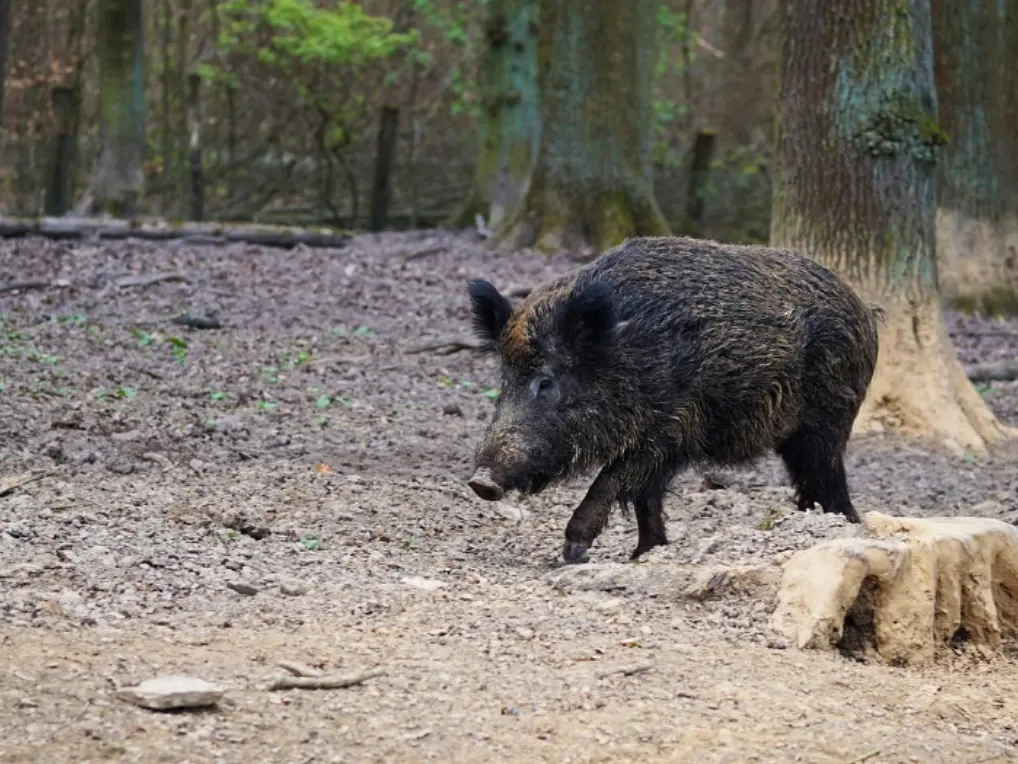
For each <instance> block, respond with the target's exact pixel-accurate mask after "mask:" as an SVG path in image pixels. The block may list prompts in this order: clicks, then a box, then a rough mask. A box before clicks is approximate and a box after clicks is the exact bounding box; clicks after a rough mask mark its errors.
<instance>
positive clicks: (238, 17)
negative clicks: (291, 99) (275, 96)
mask: <svg viewBox="0 0 1018 764" xmlns="http://www.w3.org/2000/svg"><path fill="white" fill-rule="evenodd" d="M220 12H221V13H222V19H223V29H222V31H221V32H220V35H219V45H220V47H221V48H222V49H223V51H224V52H225V53H227V54H230V53H240V54H242V55H246V56H254V57H256V58H257V59H258V60H259V61H261V62H262V63H265V64H270V65H273V66H276V67H278V68H279V69H280V71H281V72H282V73H285V74H290V75H291V76H293V75H297V74H298V72H297V69H296V65H298V64H300V65H305V66H320V65H321V66H327V67H330V68H334V69H345V70H346V71H347V72H349V73H355V72H356V71H358V70H361V69H363V68H365V67H366V66H369V65H371V64H374V63H376V62H378V61H380V60H384V59H387V58H389V57H390V56H391V55H393V54H394V53H395V52H396V51H397V50H399V49H400V48H401V47H403V46H406V45H410V44H412V43H413V42H415V41H416V40H417V33H416V30H414V31H410V32H407V33H405V34H398V33H395V32H393V31H392V22H391V21H389V20H388V19H385V18H379V17H377V16H372V15H370V14H369V13H367V12H366V11H365V10H364V9H363V8H361V7H360V6H359V5H358V4H357V3H354V2H351V1H350V0H346V1H345V2H340V3H339V4H338V6H336V7H335V8H319V7H316V6H315V4H314V3H312V2H311V0H268V1H267V2H264V3H250V2H247V0H227V2H225V3H224V4H223V5H222V6H220ZM296 80H297V81H295V82H294V84H295V85H297V86H298V87H300V86H302V85H305V84H306V83H301V82H300V81H299V77H297V78H296Z"/></svg>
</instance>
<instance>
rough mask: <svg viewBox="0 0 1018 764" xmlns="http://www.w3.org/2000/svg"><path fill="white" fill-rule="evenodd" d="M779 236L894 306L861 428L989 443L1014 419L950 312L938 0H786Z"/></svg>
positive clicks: (958, 445) (956, 446)
mask: <svg viewBox="0 0 1018 764" xmlns="http://www.w3.org/2000/svg"><path fill="white" fill-rule="evenodd" d="M782 6H783V7H782V13H783V14H784V18H783V22H784V30H783V35H782V50H781V62H780V87H779V103H778V139H777V152H776V154H777V157H776V158H777V171H776V175H775V180H774V209H773V216H772V221H771V242H772V245H773V246H779V247H788V248H791V249H797V250H800V251H803V252H806V253H809V254H810V255H812V256H814V257H816V258H817V259H818V260H820V261H822V262H824V263H826V264H827V265H829V266H830V267H832V268H834V269H835V270H836V271H837V272H838V273H840V274H841V275H842V276H843V277H845V278H846V279H847V280H848V281H849V282H850V283H851V284H852V285H853V286H854V287H855V288H856V289H857V290H858V291H859V293H860V294H861V295H862V296H863V297H864V298H867V299H870V300H872V301H874V302H876V303H878V304H879V305H881V307H883V308H884V310H885V312H886V317H885V319H884V322H883V325H882V326H881V332H880V352H879V357H878V360H877V369H876V373H875V374H874V378H873V382H872V383H871V385H870V389H869V393H868V395H867V397H866V401H865V402H864V403H863V407H862V410H861V411H860V413H859V417H858V418H857V420H856V423H855V431H856V432H872V431H882V430H884V429H885V428H891V429H895V430H899V431H902V432H904V433H906V434H912V435H922V436H932V437H935V438H937V439H939V440H940V441H942V442H944V443H946V444H948V445H949V446H950V447H951V448H952V449H953V450H955V451H956V452H960V451H961V450H963V449H967V450H969V451H973V452H976V453H982V452H984V451H985V448H986V446H987V445H989V444H990V443H994V442H997V441H1000V440H1002V439H1003V438H1004V437H1005V436H1006V435H1008V434H1010V433H1011V431H1010V430H1008V429H1007V428H1005V427H1003V426H1002V425H1001V424H1000V423H999V422H998V421H997V420H996V419H995V418H994V416H993V414H992V413H991V412H990V410H989V408H988V407H987V406H986V404H985V403H984V402H983V400H982V398H980V396H979V395H978V393H976V391H975V389H974V388H973V387H972V385H971V384H970V383H969V381H968V379H967V378H966V377H965V373H964V371H963V370H962V367H961V365H960V364H959V363H958V360H957V358H956V357H955V353H954V348H953V347H952V345H951V340H950V338H949V336H948V334H947V329H946V326H945V324H944V321H943V318H942V316H941V313H940V304H939V295H938V284H937V267H936V245H935V235H934V213H935V206H936V193H935V185H936V177H935V175H936V157H937V153H938V151H939V148H940V146H941V145H942V144H943V142H944V134H943V131H942V130H941V129H940V127H939V125H938V123H937V98H936V92H935V90H934V85H933V60H932V58H933V56H932V53H933V51H932V37H931V20H930V2H929V0H796V1H795V2H792V0H782Z"/></svg>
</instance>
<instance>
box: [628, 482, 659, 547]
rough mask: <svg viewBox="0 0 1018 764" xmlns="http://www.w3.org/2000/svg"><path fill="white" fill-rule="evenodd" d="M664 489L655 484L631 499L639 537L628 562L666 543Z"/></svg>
mask: <svg viewBox="0 0 1018 764" xmlns="http://www.w3.org/2000/svg"><path fill="white" fill-rule="evenodd" d="M664 494H665V487H664V486H662V485H658V484H655V485H654V486H653V487H649V488H647V489H645V490H644V491H643V492H642V493H640V494H639V495H637V496H636V497H635V498H634V499H633V509H634V514H635V515H636V526H637V528H638V529H639V537H638V539H637V541H636V549H635V550H634V551H633V554H632V555H631V556H630V558H629V559H630V560H635V559H637V558H638V557H639V556H640V555H642V554H643V553H644V552H646V551H648V550H650V549H653V548H654V547H656V546H662V545H664V544H667V543H668V537H667V535H666V534H665V519H664Z"/></svg>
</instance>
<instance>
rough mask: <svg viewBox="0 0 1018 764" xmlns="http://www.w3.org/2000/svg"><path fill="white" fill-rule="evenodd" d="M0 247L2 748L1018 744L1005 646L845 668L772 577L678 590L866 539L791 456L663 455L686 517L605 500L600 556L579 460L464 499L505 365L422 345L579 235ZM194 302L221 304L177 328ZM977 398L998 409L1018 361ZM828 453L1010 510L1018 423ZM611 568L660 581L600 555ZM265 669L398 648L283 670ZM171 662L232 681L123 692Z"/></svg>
mask: <svg viewBox="0 0 1018 764" xmlns="http://www.w3.org/2000/svg"><path fill="white" fill-rule="evenodd" d="M0 263H2V268H0V272H2V273H0V285H2V284H5V283H10V282H12V281H32V280H40V281H50V282H53V281H55V280H63V281H61V282H60V283H59V284H58V285H56V286H55V287H53V288H49V289H30V290H27V291H23V292H18V293H14V292H7V293H0V321H2V324H0V729H2V730H3V734H2V737H0V762H74V764H81V763H82V762H98V761H107V762H110V761H112V762H146V764H148V763H151V762H184V761H188V762H211V761H216V762H244V763H250V762H269V761H271V762H296V763H299V764H312V763H318V762H351V761H426V760H433V761H440V762H467V761H477V762H490V761H519V762H537V761H548V762H594V761H605V762H607V761H611V762H622V761H634V762H635V761H639V762H654V761H691V762H692V761H695V762H743V761H759V762H791V761H803V762H816V763H817V764H826V763H827V762H831V763H836V764H844V763H845V762H850V761H864V760H865V761H868V762H923V763H924V764H931V763H933V762H945V763H946V762H951V764H975V762H983V763H986V762H1003V761H1014V760H1016V758H1018V694H1016V693H1015V692H1014V688H1015V686H1016V685H1018V664H1016V662H1015V656H1016V651H1014V650H1012V649H1010V647H1009V648H1008V649H1007V650H1005V651H1004V652H1003V653H1002V654H1000V655H996V656H991V657H980V656H977V655H973V654H971V651H966V650H965V649H964V648H960V649H959V651H958V652H957V653H956V654H951V655H949V656H948V658H947V659H945V660H943V661H941V662H939V663H937V664H936V665H935V666H934V667H932V668H927V669H922V670H918V669H906V668H890V667H886V666H878V665H873V664H864V663H860V662H856V661H852V660H849V659H848V658H846V657H842V656H841V655H840V654H838V653H836V652H835V653H821V652H814V651H800V650H798V649H793V648H792V647H790V646H788V645H786V644H785V643H784V642H782V641H781V640H780V639H777V638H776V637H775V636H774V635H773V634H770V633H769V632H768V629H767V619H768V616H769V606H768V603H766V602H761V601H754V600H753V599H752V598H746V597H744V598H739V597H736V596H734V595H733V596H732V597H724V596H721V597H714V598H707V599H704V600H700V601H698V600H694V599H690V598H688V597H683V596H681V587H680V586H679V584H678V583H677V582H678V581H679V580H680V579H681V578H682V575H684V573H682V571H687V572H688V570H689V566H691V565H706V564H713V563H732V562H747V561H748V562H752V561H765V560H767V559H768V558H770V557H771V556H773V555H776V554H779V553H781V552H787V551H789V550H796V549H801V548H805V547H808V546H811V545H813V544H815V543H817V542H818V541H820V540H822V539H829V538H836V537H842V536H851V535H857V534H858V533H860V530H859V527H858V526H850V525H848V524H846V523H845V522H844V521H843V520H842V519H840V518H838V517H832V516H825V515H823V514H821V513H819V512H817V513H797V512H795V511H794V507H793V505H792V501H791V496H792V494H791V489H790V488H789V487H788V485H787V480H786V478H785V476H784V473H783V472H782V469H781V466H780V463H779V462H777V461H776V459H763V460H761V461H760V462H759V464H757V465H756V466H754V467H753V468H751V469H744V470H738V471H733V472H731V473H730V474H729V475H728V478H727V479H726V480H725V481H724V482H725V483H727V487H724V488H721V487H717V486H716V485H714V486H712V485H708V484H707V483H705V481H704V476H703V474H702V473H699V472H695V471H694V472H690V473H689V474H687V475H685V476H683V477H681V478H679V479H677V480H676V481H675V483H674V485H673V489H672V495H671V496H670V497H669V501H668V505H667V512H668V515H669V522H668V530H669V534H670V537H671V538H672V539H673V543H672V544H671V545H670V546H668V547H666V548H662V549H658V550H654V551H653V552H651V553H649V554H647V555H646V556H645V557H644V558H643V561H642V562H640V563H635V564H634V563H628V562H626V560H627V558H628V555H629V552H630V551H631V549H632V548H633V546H634V545H635V536H636V530H635V524H634V522H633V520H632V518H625V517H622V516H619V515H615V516H613V519H612V522H611V525H610V526H609V528H608V530H607V531H606V532H605V534H604V535H603V536H602V537H601V538H600V539H599V540H598V541H597V542H596V544H595V546H594V547H593V548H592V550H591V562H590V563H589V564H588V565H586V566H567V567H563V566H561V565H560V562H559V551H560V548H561V540H562V538H563V535H562V534H563V531H564V527H565V523H566V521H567V519H568V517H569V513H570V512H571V509H572V506H573V505H574V503H575V502H576V501H577V500H578V499H579V497H580V496H581V495H582V492H583V490H584V487H585V486H584V485H579V484H577V485H569V486H566V487H563V488H559V489H555V490H552V491H549V492H548V493H547V494H546V495H541V496H540V497H537V498H532V499H528V500H518V499H517V498H516V497H514V496H510V497H508V499H507V501H506V502H505V503H500V504H497V505H495V504H487V503H484V502H482V501H480V500H479V499H477V498H476V497H475V496H474V495H473V494H472V493H471V492H470V490H469V489H468V488H467V487H466V485H465V483H464V480H465V479H466V478H467V477H468V475H469V472H470V461H471V456H472V450H473V447H474V445H475V443H476V441H477V439H478V437H479V436H480V434H481V431H482V428H483V427H484V425H485V420H486V418H487V417H488V416H489V415H490V411H491V408H492V400H491V395H492V394H493V392H492V388H493V387H494V386H495V385H497V383H498V380H497V375H496V371H497V370H496V363H495V361H494V360H493V359H491V358H487V357H480V356H478V355H477V354H475V353H473V352H469V351H468V352H460V353H455V354H452V355H440V354H438V353H437V352H430V351H429V352H423V353H408V352H407V350H408V349H413V346H415V345H417V344H419V343H427V342H429V341H437V340H442V339H444V338H448V337H463V336H467V335H468V334H469V331H470V325H469V316H468V309H467V303H466V299H465V288H464V286H465V282H466V281H467V280H468V279H469V278H472V277H476V276H482V277H486V278H489V279H492V280H493V281H494V282H495V283H496V284H497V285H498V286H499V287H500V288H503V289H504V290H508V289H512V288H513V287H525V286H530V285H533V284H536V283H538V282H540V281H541V280H544V279H546V278H548V277H550V276H552V275H555V274H559V273H562V272H564V271H566V270H568V269H569V268H572V267H575V264H574V263H571V262H570V261H569V260H567V259H566V258H564V257H562V258H552V259H546V258H542V257H540V256H537V255H531V254H527V253H521V254H519V255H518V256H516V257H512V258H502V259H497V258H495V257H493V256H492V255H490V254H489V253H487V252H485V251H484V250H483V248H482V247H481V246H480V244H479V242H477V241H476V240H475V239H474V238H473V237H471V236H469V235H452V234H449V233H436V232H415V233H402V234H386V235H382V236H361V237H358V238H356V239H354V240H353V241H352V243H351V245H350V246H349V247H347V248H345V249H342V250H336V251H327V250H312V249H308V248H297V249H295V250H291V251H283V250H273V249H267V248H260V247H253V246H243V245H235V246H234V245H231V246H227V247H214V246H209V247H190V246H184V245H165V244H156V243H151V244H149V243H142V242H136V241H126V242H118V243H109V244H106V243H102V244H85V243H70V242H53V241H42V240H38V239H25V240H13V241H4V242H2V243H0ZM172 274H176V275H179V276H180V277H182V279H183V280H173V279H160V280H156V281H155V282H154V283H148V284H144V283H139V282H140V281H144V279H139V278H136V277H147V276H166V275H172ZM187 311H190V312H192V313H196V314H203V313H208V312H210V311H218V319H219V321H220V322H221V324H222V326H221V328H218V329H207V330H195V329H190V328H185V327H182V326H180V325H177V324H174V323H172V322H171V320H170V319H172V318H173V317H174V316H176V315H178V314H180V313H183V312H187ZM951 331H952V337H953V339H954V341H955V343H956V346H957V349H958V352H959V355H960V356H961V358H962V360H963V361H964V362H965V363H974V362H986V361H992V360H995V359H1000V358H1004V357H1009V356H1013V355H1015V354H1018V321H1011V322H997V321H984V320H977V319H971V318H960V317H957V316H952V317H951ZM980 390H981V391H982V392H983V394H984V396H985V398H986V400H987V401H988V402H989V404H990V405H991V406H992V407H993V409H994V410H995V411H996V413H997V414H998V415H999V416H1000V417H1001V418H1003V419H1005V420H1006V421H1008V422H1009V423H1010V424H1012V425H1018V385H1016V384H1015V383H995V384H993V385H992V386H989V387H981V388H980ZM848 471H849V480H850V484H851V488H852V490H853V495H854V498H855V500H856V504H857V507H858V508H859V510H860V512H861V513H863V512H867V511H871V510H879V511H881V512H885V513H889V514H909V515H915V516H922V515H932V514H938V515H981V516H989V517H998V518H1002V519H1004V520H1007V521H1010V522H1014V521H1016V520H1018V493H1016V488H1018V453H1015V452H1014V450H1010V451H1008V452H1007V453H998V454H996V455H994V456H991V457H988V458H974V457H971V456H968V457H964V458H961V457H957V456H951V455H949V454H946V453H943V452H941V451H939V450H936V449H934V448H931V447H924V446H921V445H918V444H916V443H909V442H905V441H902V440H899V439H896V438H893V437H885V438H874V437H868V438H865V439H863V438H860V439H858V440H854V441H853V442H852V444H851V447H850V454H849V457H848ZM21 476H29V477H35V478H38V479H36V480H34V481H33V482H30V483H26V484H24V485H20V486H17V487H15V483H17V479H18V478H19V477H21ZM3 481H6V482H3ZM5 486H6V488H7V489H8V490H6V491H5V490H4V489H5ZM622 568H624V569H625V570H627V571H636V572H637V573H639V572H641V571H642V572H643V573H645V574H644V575H636V574H635V573H634V575H632V576H630V577H629V578H628V579H626V580H628V581H629V583H628V584H624V585H619V584H615V585H601V584H599V583H598V581H599V580H601V579H598V577H597V576H596V575H594V574H596V573H597V572H598V571H600V572H604V571H611V570H618V569H622ZM603 580H607V581H611V580H616V581H618V580H619V579H617V578H616V579H612V578H611V576H608V577H607V578H605V579H603ZM283 660H289V661H299V662H302V663H304V664H308V665H310V666H316V667H318V668H320V669H323V670H326V671H329V672H339V673H347V672H357V671H361V670H364V669H370V668H375V667H378V668H381V669H384V670H385V672H386V673H385V674H384V675H382V676H379V677H375V678H372V679H370V680H368V681H366V682H364V683H363V684H361V685H359V686H355V687H351V688H347V689H335V690H317V691H310V690H290V691H277V692H272V691H268V690H267V689H266V687H265V685H266V684H267V682H268V681H270V680H271V679H272V678H273V677H275V676H277V675H280V674H281V673H283V672H282V669H280V668H279V667H278V665H277V663H278V662H279V661H283ZM162 674H186V675H189V676H194V677H198V678H201V679H205V680H207V681H210V682H215V683H219V684H221V685H222V686H223V687H225V688H226V695H225V698H224V700H223V701H222V702H221V703H220V705H219V707H218V708H216V709H213V710H206V711H194V712H174V713H158V712H153V711H148V710H144V709H142V708H138V707H136V706H133V705H130V704H128V703H127V702H125V701H123V700H121V699H120V697H119V696H118V688H120V687H123V686H130V685H134V684H136V683H138V682H140V681H142V680H145V679H147V678H150V677H153V676H157V675H162Z"/></svg>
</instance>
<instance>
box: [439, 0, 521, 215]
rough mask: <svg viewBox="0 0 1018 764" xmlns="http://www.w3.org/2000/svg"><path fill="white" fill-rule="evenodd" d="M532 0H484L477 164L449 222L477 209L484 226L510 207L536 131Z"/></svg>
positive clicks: (517, 193) (517, 197)
mask: <svg viewBox="0 0 1018 764" xmlns="http://www.w3.org/2000/svg"><path fill="white" fill-rule="evenodd" d="M538 15H539V8H538V1H537V0H488V3H487V7H486V9H485V17H484V32H483V33H484V38H483V39H484V43H483V45H484V47H483V50H482V54H481V61H480V73H479V74H480V93H479V98H480V118H479V120H478V125H477V146H478V151H477V165H476V167H475V168H474V182H473V184H472V185H471V188H470V194H469V196H468V197H467V199H466V200H465V201H464V203H463V205H462V206H461V207H460V209H459V210H457V212H456V214H455V215H454V216H453V217H452V220H451V221H450V225H451V226H452V227H454V228H465V227H468V226H472V225H473V224H474V218H475V216H476V215H478V214H480V215H483V216H484V217H485V219H486V221H487V224H488V226H489V227H490V228H497V227H498V226H499V225H501V223H502V221H503V220H504V219H505V217H506V215H507V214H508V213H510V212H512V211H513V210H515V209H516V205H517V203H518V202H519V200H520V196H521V194H522V191H523V185H524V183H525V182H526V180H527V176H528V175H529V173H530V168H531V164H532V162H533V157H534V154H535V153H536V150H537V138H538V135H539V129H538V128H539V124H538V103H539V97H538V96H539V94H538V90H537V38H538V26H537V22H538Z"/></svg>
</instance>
